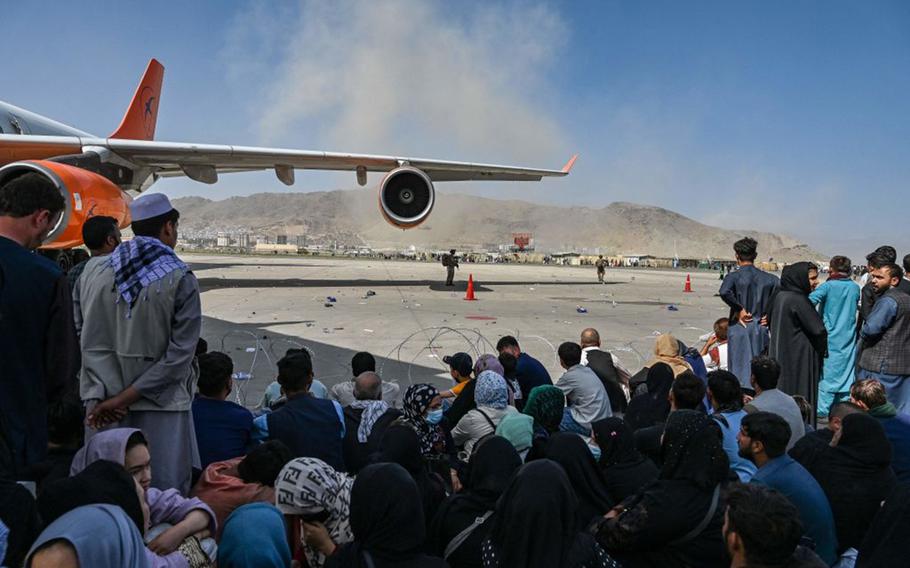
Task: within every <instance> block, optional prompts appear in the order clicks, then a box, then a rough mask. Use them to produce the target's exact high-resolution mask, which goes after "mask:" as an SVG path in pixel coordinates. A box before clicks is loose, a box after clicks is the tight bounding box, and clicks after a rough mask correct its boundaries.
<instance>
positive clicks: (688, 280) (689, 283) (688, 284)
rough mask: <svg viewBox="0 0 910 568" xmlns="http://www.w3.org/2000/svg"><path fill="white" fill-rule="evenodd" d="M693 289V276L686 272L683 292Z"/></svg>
mask: <svg viewBox="0 0 910 568" xmlns="http://www.w3.org/2000/svg"><path fill="white" fill-rule="evenodd" d="M691 291H692V277H691V276H690V275H689V274H686V287H685V288H683V292H691Z"/></svg>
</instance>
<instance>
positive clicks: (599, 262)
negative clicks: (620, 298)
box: [594, 255, 607, 284]
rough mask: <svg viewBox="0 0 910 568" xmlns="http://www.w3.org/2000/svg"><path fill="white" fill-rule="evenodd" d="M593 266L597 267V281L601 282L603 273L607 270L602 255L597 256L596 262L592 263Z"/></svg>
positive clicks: (602, 281)
mask: <svg viewBox="0 0 910 568" xmlns="http://www.w3.org/2000/svg"><path fill="white" fill-rule="evenodd" d="M594 266H595V267H597V281H598V282H600V283H601V284H603V283H604V274H605V273H606V272H607V261H606V260H605V259H604V255H600V256H599V257H598V258H597V262H595V263H594Z"/></svg>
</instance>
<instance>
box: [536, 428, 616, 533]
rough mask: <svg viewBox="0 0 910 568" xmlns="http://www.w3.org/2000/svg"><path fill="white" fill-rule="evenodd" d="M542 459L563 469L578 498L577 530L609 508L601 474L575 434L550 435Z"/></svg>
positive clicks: (611, 504) (589, 453)
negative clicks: (553, 462) (548, 460)
mask: <svg viewBox="0 0 910 568" xmlns="http://www.w3.org/2000/svg"><path fill="white" fill-rule="evenodd" d="M544 457H545V458H547V459H550V460H553V461H555V462H556V463H558V464H559V465H561V466H562V468H563V469H564V470H565V472H566V475H567V476H568V478H569V483H571V484H572V489H573V490H574V491H575V495H576V496H577V497H578V528H580V529H584V528H587V526H588V525H589V524H590V523H591V522H592V521H594V520H595V519H599V518H602V517H603V516H604V515H606V514H607V512H608V511H609V510H610V508H611V507H612V506H613V499H612V498H611V497H610V494H609V492H608V491H607V484H606V481H605V480H604V476H603V472H601V470H600V469H599V468H598V467H597V461H596V460H595V459H594V456H593V455H592V454H591V450H590V448H589V447H588V444H586V443H585V441H584V440H583V439H582V437H581V436H579V435H578V434H573V433H571V432H557V433H556V434H553V435H552V436H550V439H549V440H548V441H547V445H546V448H544Z"/></svg>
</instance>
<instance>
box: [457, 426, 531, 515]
mask: <svg viewBox="0 0 910 568" xmlns="http://www.w3.org/2000/svg"><path fill="white" fill-rule="evenodd" d="M521 464H522V461H521V456H519V455H518V452H517V451H516V450H515V446H513V445H512V443H511V442H509V441H508V440H506V439H505V438H503V437H501V436H491V437H489V438H486V439H484V440H482V441H481V442H480V443H479V446H478V447H477V448H475V449H474V453H473V454H472V455H471V461H470V463H469V464H468V468H467V472H466V473H467V475H466V479H467V483H466V484H465V490H466V491H467V492H468V493H470V494H471V495H472V496H474V497H475V498H478V499H481V500H484V501H486V502H487V503H488V504H489V507H490V508H491V509H492V508H494V507H495V506H496V500H497V499H499V496H500V495H502V492H503V491H505V489H506V486H507V485H508V484H509V481H510V480H511V479H512V476H513V475H514V474H515V472H516V471H517V470H518V468H519V467H521Z"/></svg>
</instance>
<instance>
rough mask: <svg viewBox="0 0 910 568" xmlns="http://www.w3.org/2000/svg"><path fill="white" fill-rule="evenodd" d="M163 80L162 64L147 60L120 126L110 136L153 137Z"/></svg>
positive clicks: (128, 137) (134, 138) (150, 138)
mask: <svg viewBox="0 0 910 568" xmlns="http://www.w3.org/2000/svg"><path fill="white" fill-rule="evenodd" d="M163 80H164V66H163V65H161V63H158V60H156V59H152V60H150V61H149V64H148V67H146V68H145V74H144V75H143V76H142V80H141V81H139V86H138V87H136V94H134V95H133V100H132V101H131V102H130V106H129V108H127V109H126V114H124V115H123V120H121V121H120V126H119V127H117V130H115V131H114V133H113V134H111V136H110V137H111V138H126V139H128V140H152V139H154V138H155V124H156V123H157V121H158V103H159V102H160V100H161V83H162V81H163Z"/></svg>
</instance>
